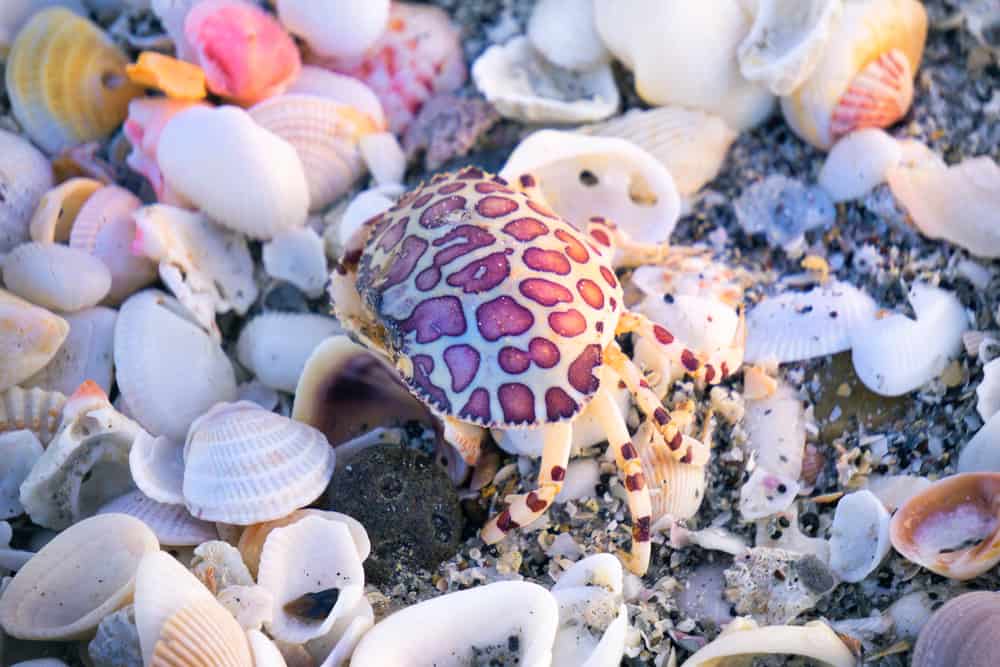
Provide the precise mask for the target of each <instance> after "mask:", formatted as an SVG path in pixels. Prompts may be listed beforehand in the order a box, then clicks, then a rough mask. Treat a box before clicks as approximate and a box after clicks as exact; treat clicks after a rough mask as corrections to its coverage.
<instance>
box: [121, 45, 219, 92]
mask: <svg viewBox="0 0 1000 667" xmlns="http://www.w3.org/2000/svg"><path fill="white" fill-rule="evenodd" d="M125 72H126V74H128V78H129V80H131V81H132V83H134V84H136V85H139V86H144V87H146V88H155V89H156V90H159V91H162V92H163V93H164V94H165V95H166V96H167V97H169V98H171V99H175V100H201V99H204V98H205V96H206V95H207V94H208V92H207V91H206V89H205V72H203V71H202V69H201V68H200V67H198V66H197V65H192V64H191V63H187V62H184V61H183V60H177V59H176V58H171V57H170V56H165V55H163V54H162V53H156V52H155V51H143V52H142V53H140V54H139V60H138V61H137V62H136V63H135V64H134V65H127V66H126V67H125Z"/></svg>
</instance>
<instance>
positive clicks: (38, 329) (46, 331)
mask: <svg viewBox="0 0 1000 667" xmlns="http://www.w3.org/2000/svg"><path fill="white" fill-rule="evenodd" d="M68 334H69V323H68V322H66V320H64V319H63V318H61V317H59V316H57V315H53V314H52V313H50V312H49V311H47V310H45V309H44V308H39V307H38V306H34V305H32V304H30V303H28V302H27V301H24V300H23V299H21V298H19V297H17V296H15V295H13V294H11V293H10V292H8V291H6V290H3V289H0V359H3V360H4V364H3V366H0V391H3V390H5V389H9V388H10V387H13V386H14V385H16V384H19V383H21V382H23V381H24V380H26V379H28V378H29V377H31V376H32V375H34V374H35V373H37V372H38V371H39V370H41V369H42V368H44V367H45V364H47V363H48V362H49V361H50V360H51V359H52V357H54V356H55V354H56V352H58V351H59V346H60V345H62V343H63V341H64V340H66V336H67V335H68Z"/></svg>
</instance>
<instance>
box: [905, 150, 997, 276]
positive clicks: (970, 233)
mask: <svg viewBox="0 0 1000 667" xmlns="http://www.w3.org/2000/svg"><path fill="white" fill-rule="evenodd" d="M887 178H888V181H889V188H890V189H891V190H892V194H893V195H894V196H895V197H896V201H897V202H898V203H899V204H900V205H901V206H902V208H904V209H906V212H907V213H908V214H909V216H910V219H912V220H913V224H914V225H916V227H917V229H919V230H920V232H921V233H922V234H923V235H924V236H927V237H930V238H932V239H944V240H945V241H949V242H951V243H954V244H956V245H958V246H959V247H961V248H964V249H966V250H968V251H969V252H970V253H972V254H973V255H976V256H978V257H987V258H991V259H992V258H997V257H1000V166H998V165H997V163H996V162H995V161H994V160H992V159H991V158H989V157H986V156H982V157H976V158H970V159H967V160H964V161H962V162H961V163H959V164H957V165H954V166H952V167H948V168H947V169H941V168H939V167H938V166H936V165H934V164H933V163H931V164H930V165H925V166H919V165H918V166H914V167H907V166H898V167H895V168H893V169H889V171H888V173H887Z"/></svg>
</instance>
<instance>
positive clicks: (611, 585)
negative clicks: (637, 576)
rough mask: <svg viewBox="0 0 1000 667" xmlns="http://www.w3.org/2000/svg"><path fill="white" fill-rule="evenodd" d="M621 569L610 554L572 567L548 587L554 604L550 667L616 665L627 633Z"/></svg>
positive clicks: (623, 648)
mask: <svg viewBox="0 0 1000 667" xmlns="http://www.w3.org/2000/svg"><path fill="white" fill-rule="evenodd" d="M622 588H623V575H622V568H621V564H620V562H619V561H618V559H617V558H615V557H614V556H612V555H611V554H597V555H594V556H589V557H587V558H584V559H582V560H579V561H577V562H576V563H574V564H573V565H572V566H571V567H570V568H569V569H568V570H566V571H565V572H563V574H562V575H561V576H560V577H559V580H558V581H556V583H555V585H554V586H553V587H552V595H553V597H555V599H556V601H557V602H558V603H559V629H558V630H557V631H556V639H555V643H554V645H553V648H552V665H553V667H607V666H609V665H617V664H620V663H621V659H622V656H623V654H624V651H625V634H626V632H627V631H628V625H629V624H628V607H626V606H625V604H624V602H623V600H622Z"/></svg>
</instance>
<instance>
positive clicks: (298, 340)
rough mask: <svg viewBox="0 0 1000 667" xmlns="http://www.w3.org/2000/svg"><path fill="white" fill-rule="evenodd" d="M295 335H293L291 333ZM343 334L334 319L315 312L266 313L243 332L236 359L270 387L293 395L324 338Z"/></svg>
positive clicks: (250, 322)
mask: <svg viewBox="0 0 1000 667" xmlns="http://www.w3.org/2000/svg"><path fill="white" fill-rule="evenodd" d="M291 331H294V332H295V335H294V336H290V335H289V332H291ZM338 333H343V329H341V327H340V324H339V323H338V322H337V320H335V319H333V318H332V317H324V316H322V315H316V314H314V313H263V314H261V315H258V316H257V317H255V318H253V319H252V320H250V321H249V322H248V323H247V325H246V326H245V327H243V330H242V331H241V332H240V337H239V340H238V341H237V343H236V356H237V357H238V358H239V360H240V363H241V364H243V365H244V366H246V367H247V368H248V369H249V370H251V371H253V373H254V375H256V376H257V378H258V379H259V380H260V381H261V382H263V383H264V384H266V385H267V386H269V387H273V388H275V389H278V390H280V391H286V392H288V393H294V392H295V387H296V386H297V385H298V383H299V378H300V377H301V376H302V370H303V369H304V368H305V366H306V360H307V359H309V356H310V355H311V354H312V352H313V350H314V349H316V346H317V345H319V344H320V343H321V342H322V341H323V340H324V339H326V338H329V337H330V336H333V335H335V334H338Z"/></svg>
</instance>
